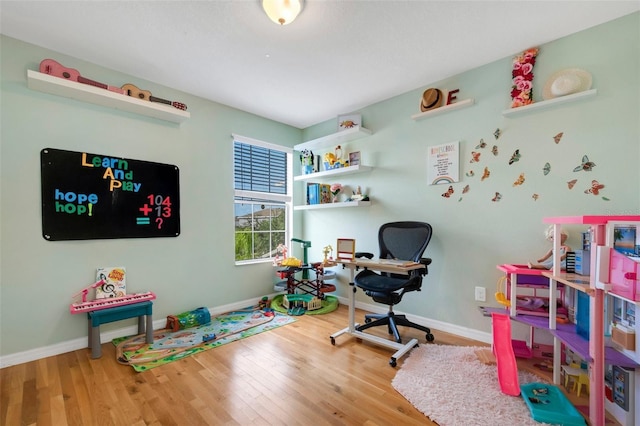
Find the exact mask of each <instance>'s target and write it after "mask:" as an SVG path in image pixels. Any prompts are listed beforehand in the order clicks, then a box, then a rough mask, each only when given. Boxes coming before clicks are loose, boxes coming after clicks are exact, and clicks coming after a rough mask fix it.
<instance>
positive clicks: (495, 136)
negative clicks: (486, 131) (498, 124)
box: [493, 129, 502, 140]
mask: <svg viewBox="0 0 640 426" xmlns="http://www.w3.org/2000/svg"><path fill="white" fill-rule="evenodd" d="M500 135H502V131H501V130H500V129H496V131H495V132H493V137H494V138H496V140H497V139H498V138H499V137H500Z"/></svg>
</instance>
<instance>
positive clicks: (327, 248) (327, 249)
mask: <svg viewBox="0 0 640 426" xmlns="http://www.w3.org/2000/svg"><path fill="white" fill-rule="evenodd" d="M322 253H323V254H324V259H323V260H322V265H323V266H327V265H330V264H333V247H331V245H328V246H325V247H324V248H323V249H322ZM329 253H331V256H329ZM327 256H329V257H327Z"/></svg>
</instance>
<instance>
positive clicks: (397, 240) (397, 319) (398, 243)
mask: <svg viewBox="0 0 640 426" xmlns="http://www.w3.org/2000/svg"><path fill="white" fill-rule="evenodd" d="M431 233H432V231H431V225H429V224H428V223H424V222H392V223H387V224H384V225H382V226H381V227H380V230H379V231H378V244H379V246H380V259H398V260H408V261H413V262H419V263H422V264H423V265H424V269H418V270H415V271H411V272H410V274H409V275H396V274H388V273H376V272H373V271H371V270H369V269H365V270H364V271H362V272H360V273H359V274H358V275H356V277H355V279H354V284H355V285H356V287H359V288H361V289H363V290H364V292H365V294H367V295H368V296H370V297H372V298H373V300H374V301H376V302H378V303H382V304H385V305H388V306H389V312H387V313H386V314H383V315H380V314H368V315H365V324H363V325H360V326H358V327H356V329H357V330H358V331H363V330H366V329H368V328H371V327H377V326H379V325H386V326H387V327H388V330H389V334H393V336H394V338H395V340H396V342H398V343H402V338H401V337H400V333H399V332H398V326H405V327H412V328H416V329H418V330H422V331H424V332H425V333H426V339H427V342H432V341H433V340H434V337H433V334H431V330H430V329H429V328H428V327H424V326H422V325H420V324H415V323H413V322H411V321H409V320H408V319H407V318H406V316H405V315H397V314H395V313H394V312H393V306H394V305H396V304H398V303H400V301H401V300H402V297H403V296H404V295H405V294H406V293H409V292H411V291H420V289H421V287H422V277H423V276H424V275H426V274H427V273H428V270H427V267H428V265H430V264H431V259H428V258H423V257H422V254H423V253H424V251H425V250H426V248H427V245H428V244H429V241H430V240H431ZM356 257H367V258H369V259H371V258H373V254H372V253H364V252H358V253H356Z"/></svg>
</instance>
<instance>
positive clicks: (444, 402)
mask: <svg viewBox="0 0 640 426" xmlns="http://www.w3.org/2000/svg"><path fill="white" fill-rule="evenodd" d="M477 349H486V348H479V347H475V346H466V347H463V346H446V345H420V346H419V347H418V348H415V349H413V350H412V351H411V352H410V354H409V357H408V358H407V359H405V361H404V364H402V366H401V367H400V370H399V371H398V372H397V373H396V377H395V378H394V379H393V382H392V385H393V387H394V388H395V389H396V390H397V391H398V392H400V394H402V396H404V397H405V398H406V399H407V400H408V401H409V402H411V404H413V406H415V407H416V408H417V409H418V410H420V411H421V412H422V413H424V414H425V415H426V416H427V417H429V419H431V420H432V421H434V422H436V423H438V424H439V425H440V426H470V425H474V426H481V425H487V426H513V425H518V426H527V425H536V426H539V425H541V424H542V423H538V422H536V421H535V420H533V418H532V417H531V414H530V411H529V409H528V408H527V405H526V404H525V403H524V400H523V399H522V397H513V396H508V395H505V394H503V393H502V392H500V385H499V383H498V373H497V370H496V366H495V365H485V364H483V363H481V362H480V361H478V358H477V357H476V354H475V352H474V351H475V350H477ZM519 381H520V384H522V383H529V382H542V381H543V380H542V379H541V378H539V377H537V376H535V375H533V374H529V373H526V372H520V373H519Z"/></svg>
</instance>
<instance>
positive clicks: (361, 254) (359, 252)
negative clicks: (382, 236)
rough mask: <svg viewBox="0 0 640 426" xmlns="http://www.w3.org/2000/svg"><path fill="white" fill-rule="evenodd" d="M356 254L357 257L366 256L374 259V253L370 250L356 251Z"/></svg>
mask: <svg viewBox="0 0 640 426" xmlns="http://www.w3.org/2000/svg"><path fill="white" fill-rule="evenodd" d="M354 256H355V257H356V258H360V257H366V258H367V259H373V253H369V252H366V251H357V252H355V254H354Z"/></svg>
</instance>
